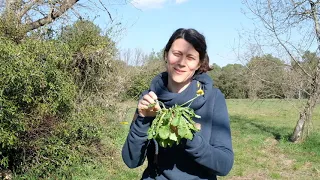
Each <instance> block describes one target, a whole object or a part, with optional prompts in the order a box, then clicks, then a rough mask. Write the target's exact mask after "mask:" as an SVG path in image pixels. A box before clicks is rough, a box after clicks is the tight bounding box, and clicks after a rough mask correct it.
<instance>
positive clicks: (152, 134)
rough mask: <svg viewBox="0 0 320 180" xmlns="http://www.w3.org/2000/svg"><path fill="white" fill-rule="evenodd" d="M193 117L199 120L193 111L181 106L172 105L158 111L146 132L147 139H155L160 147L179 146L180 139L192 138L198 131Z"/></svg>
mask: <svg viewBox="0 0 320 180" xmlns="http://www.w3.org/2000/svg"><path fill="white" fill-rule="evenodd" d="M193 117H195V118H200V116H198V115H197V114H195V112H194V110H193V109H191V108H190V107H189V106H188V107H183V106H182V105H174V106H173V107H171V108H169V109H167V108H165V107H164V106H163V108H162V109H161V110H160V111H158V113H157V116H156V117H155V119H154V120H153V121H152V125H151V127H150V128H149V130H148V139H155V140H156V141H157V142H158V143H159V145H160V146H161V147H164V148H166V147H168V146H169V147H172V146H173V145H174V144H179V143H180V141H181V139H183V138H185V139H190V140H192V138H193V133H194V132H197V131H199V129H198V128H197V127H196V126H195V124H196V123H195V122H194V121H193Z"/></svg>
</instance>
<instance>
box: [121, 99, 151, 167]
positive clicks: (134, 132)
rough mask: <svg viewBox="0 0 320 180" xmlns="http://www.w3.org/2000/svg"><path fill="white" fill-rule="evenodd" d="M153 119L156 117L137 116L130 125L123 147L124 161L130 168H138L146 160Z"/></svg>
mask: <svg viewBox="0 0 320 180" xmlns="http://www.w3.org/2000/svg"><path fill="white" fill-rule="evenodd" d="M143 94H145V93H143ZM136 113H137V111H136ZM153 119H154V117H141V116H139V115H138V114H137V118H136V119H134V120H133V122H132V123H131V125H130V130H129V133H128V136H127V138H126V141H125V142H124V145H123V147H122V159H123V161H124V163H125V164H126V165H127V166H128V167H129V168H136V167H138V166H140V165H142V164H143V162H144V160H145V157H146V151H147V146H148V144H149V140H148V129H149V127H150V126H151V122H152V120H153Z"/></svg>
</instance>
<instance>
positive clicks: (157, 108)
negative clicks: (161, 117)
mask: <svg viewBox="0 0 320 180" xmlns="http://www.w3.org/2000/svg"><path fill="white" fill-rule="evenodd" d="M160 109H161V107H160V106H159V102H158V103H157V104H156V105H155V106H154V108H153V111H159V110H160Z"/></svg>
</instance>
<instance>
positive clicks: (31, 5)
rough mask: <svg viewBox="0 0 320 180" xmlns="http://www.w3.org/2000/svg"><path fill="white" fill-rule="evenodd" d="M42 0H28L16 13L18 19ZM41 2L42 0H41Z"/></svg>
mask: <svg viewBox="0 0 320 180" xmlns="http://www.w3.org/2000/svg"><path fill="white" fill-rule="evenodd" d="M41 1H42V0H34V1H30V2H29V3H28V4H27V5H25V6H24V7H23V9H22V10H21V11H20V12H19V13H18V14H17V16H18V19H19V20H21V19H22V17H23V16H24V15H25V14H26V13H27V12H28V11H29V10H30V9H31V8H32V7H33V6H34V5H36V4H38V3H39V2H41ZM42 2H43V1H42Z"/></svg>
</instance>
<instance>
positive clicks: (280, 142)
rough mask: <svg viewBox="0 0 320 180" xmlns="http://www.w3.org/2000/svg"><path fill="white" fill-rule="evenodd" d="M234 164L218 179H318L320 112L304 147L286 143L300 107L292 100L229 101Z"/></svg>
mask: <svg viewBox="0 0 320 180" xmlns="http://www.w3.org/2000/svg"><path fill="white" fill-rule="evenodd" d="M227 104H228V109H229V114H230V120H231V128H232V138H233V146H234V153H235V163H234V167H233V169H232V171H231V172H230V174H229V175H228V176H226V177H221V178H220V179H319V178H320V172H319V170H320V133H318V130H319V127H320V122H319V119H320V110H319V109H320V108H319V106H318V107H316V110H315V111H314V115H313V122H314V123H313V134H312V135H311V136H310V137H309V138H308V139H307V140H306V141H305V142H303V143H300V144H294V143H291V142H289V141H288V138H289V137H290V135H291V133H292V132H293V128H294V126H295V125H296V121H297V120H298V117H299V116H298V114H299V111H298V109H295V108H294V107H293V104H294V105H295V106H296V107H298V108H299V107H301V105H303V103H301V102H299V101H297V100H293V101H285V100H257V101H251V100H228V101H227Z"/></svg>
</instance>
